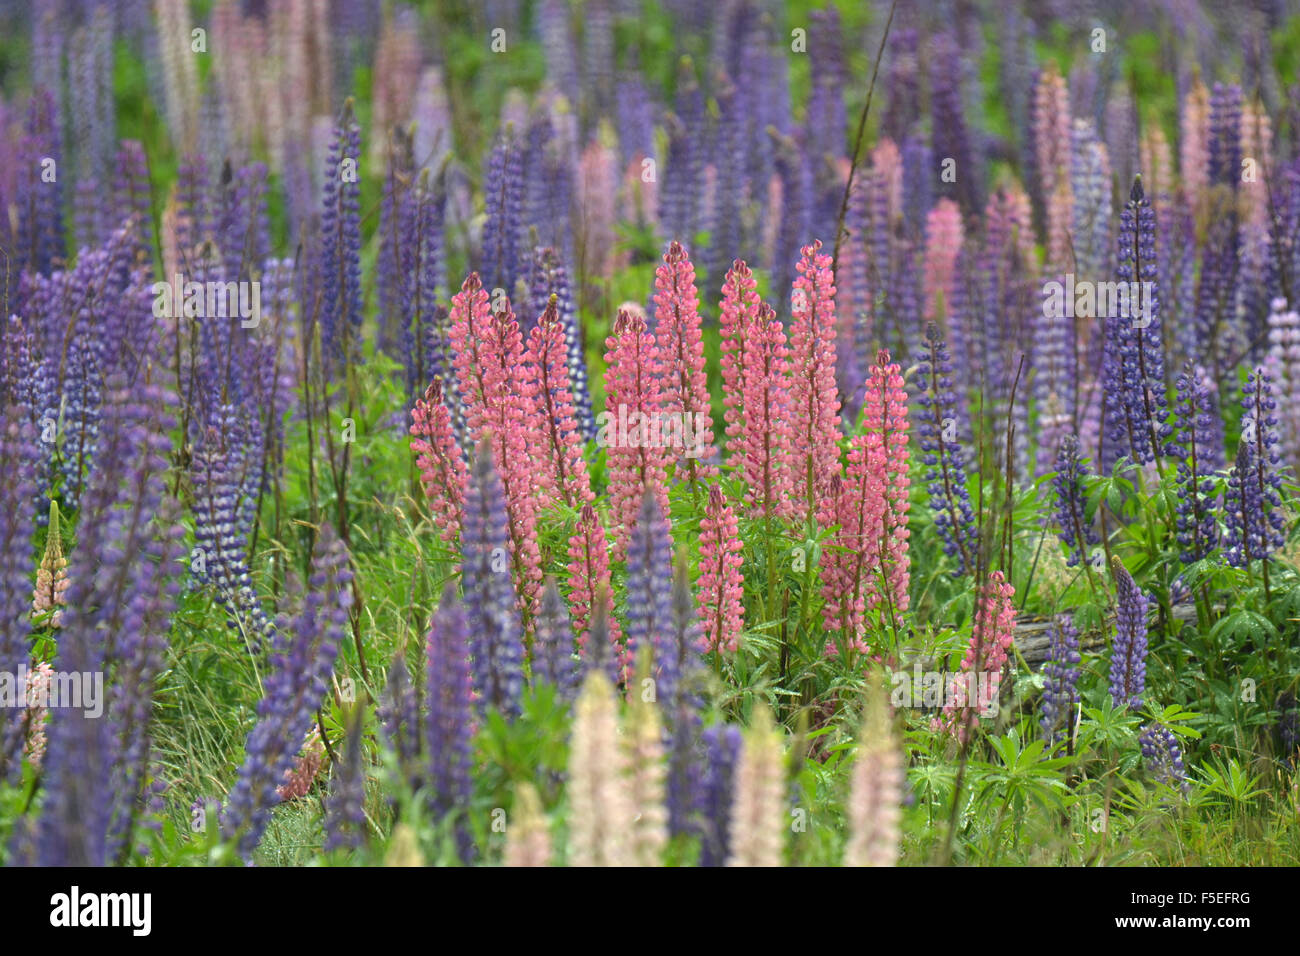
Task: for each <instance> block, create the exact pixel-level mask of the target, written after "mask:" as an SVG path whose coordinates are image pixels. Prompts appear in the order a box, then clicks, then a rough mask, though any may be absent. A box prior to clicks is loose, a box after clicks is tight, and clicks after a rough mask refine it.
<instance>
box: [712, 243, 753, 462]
mask: <svg viewBox="0 0 1300 956" xmlns="http://www.w3.org/2000/svg"><path fill="white" fill-rule="evenodd" d="M761 305H762V300H761V299H760V298H759V297H758V282H757V280H755V278H754V273H753V272H752V271H751V270H750V268H749V266H748V265H747V264H746V263H745V262H744V261H743V260H741V259H737V260H735V261H734V262H733V263H732V264H731V268H730V269H729V270H728V271H727V278H726V281H725V282H723V284H722V303H721V305H720V306H719V309H718V312H719V317H718V331H719V333H720V334H721V345H720V347H719V349H720V354H721V358H720V362H721V364H722V407H723V413H722V418H723V421H724V422H725V423H726V434H727V440H728V441H729V442H731V441H737V440H738V439H739V438H740V436H741V435H742V434H744V431H745V419H746V406H745V391H744V385H745V374H746V369H748V368H749V367H751V364H752V362H753V359H752V358H751V356H750V351H751V350H752V349H753V348H755V343H754V342H753V341H752V339H751V336H752V335H753V334H754V333H753V332H752V331H751V329H754V327H755V324H756V323H757V322H758V319H759V309H760V307H761ZM758 331H760V332H761V331H762V330H761V329H760V330H758Z"/></svg>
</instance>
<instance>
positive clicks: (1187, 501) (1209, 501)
mask: <svg viewBox="0 0 1300 956" xmlns="http://www.w3.org/2000/svg"><path fill="white" fill-rule="evenodd" d="M1177 388H1178V400H1177V403H1176V404H1175V406H1174V416H1173V422H1174V431H1173V435H1172V437H1171V439H1170V442H1169V445H1168V447H1167V448H1166V454H1168V455H1171V456H1173V457H1174V458H1176V459H1177V461H1178V473H1177V476H1176V478H1175V483H1176V484H1177V487H1178V501H1177V502H1176V504H1175V505H1174V509H1175V513H1176V517H1175V528H1176V534H1177V539H1178V546H1179V548H1181V551H1180V552H1179V558H1180V560H1181V561H1182V562H1183V563H1184V564H1192V563H1193V562H1195V561H1200V560H1201V559H1202V558H1204V557H1205V556H1206V555H1208V554H1209V553H1210V551H1211V550H1212V549H1213V548H1214V546H1215V544H1216V543H1217V540H1218V521H1217V517H1216V512H1217V510H1218V509H1217V498H1218V493H1217V492H1216V491H1215V482H1214V478H1213V477H1212V472H1213V466H1212V465H1211V462H1212V461H1213V458H1212V457H1211V455H1212V453H1211V452H1210V449H1211V448H1213V447H1214V445H1215V444H1216V443H1218V444H1221V443H1222V440H1223V439H1222V435H1220V434H1216V431H1218V429H1217V428H1216V424H1217V419H1218V412H1217V410H1216V409H1215V407H1214V396H1213V394H1212V391H1213V387H1212V385H1211V383H1209V382H1207V381H1206V380H1205V378H1204V376H1203V375H1202V373H1201V371H1200V370H1199V369H1197V368H1194V367H1193V366H1192V363H1191V362H1188V363H1187V365H1186V366H1185V367H1184V368H1183V372H1182V374H1181V375H1179V376H1178V385H1177Z"/></svg>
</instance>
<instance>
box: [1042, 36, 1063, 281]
mask: <svg viewBox="0 0 1300 956" xmlns="http://www.w3.org/2000/svg"><path fill="white" fill-rule="evenodd" d="M1033 124H1034V147H1035V151H1036V154H1035V157H1034V158H1035V165H1036V166H1037V170H1036V172H1037V173H1038V182H1037V183H1035V184H1034V185H1035V186H1036V187H1037V189H1036V194H1037V198H1038V201H1039V203H1041V204H1042V205H1041V206H1040V208H1044V207H1045V208H1046V209H1047V235H1048V236H1049V239H1048V248H1049V250H1050V249H1052V248H1053V245H1054V243H1053V238H1055V237H1057V236H1060V235H1062V234H1064V233H1065V231H1066V230H1068V229H1069V217H1070V205H1071V203H1070V201H1069V195H1070V193H1069V166H1070V161H1069V151H1070V94H1069V90H1068V89H1067V88H1066V84H1065V78H1064V77H1062V76H1061V74H1060V71H1059V70H1057V68H1056V64H1055V63H1053V62H1051V61H1050V60H1049V61H1048V63H1047V66H1046V67H1045V68H1044V69H1043V70H1042V71H1041V72H1040V73H1039V74H1038V84H1037V86H1036V88H1035V90H1034V102H1033ZM1062 186H1064V195H1065V197H1066V201H1065V203H1064V204H1063V205H1054V203H1053V198H1054V197H1056V196H1057V195H1058V193H1059V192H1060V191H1061V188H1062ZM1047 261H1048V262H1050V263H1053V264H1055V265H1058V266H1059V265H1063V264H1064V263H1063V261H1062V260H1061V259H1059V258H1053V256H1052V255H1051V253H1050V252H1049V254H1048V259H1047Z"/></svg>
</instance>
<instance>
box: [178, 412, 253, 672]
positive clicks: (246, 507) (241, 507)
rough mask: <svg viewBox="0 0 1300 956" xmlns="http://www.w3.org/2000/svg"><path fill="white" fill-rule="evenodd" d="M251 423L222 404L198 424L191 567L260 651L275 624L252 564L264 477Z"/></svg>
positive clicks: (193, 460)
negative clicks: (260, 595)
mask: <svg viewBox="0 0 1300 956" xmlns="http://www.w3.org/2000/svg"><path fill="white" fill-rule="evenodd" d="M250 424H251V423H250V421H249V419H248V418H247V416H246V415H243V414H241V413H240V412H238V411H236V409H235V408H233V407H232V406H230V405H221V406H217V407H215V408H214V409H213V410H212V411H211V413H210V419H209V421H208V422H207V423H206V425H205V427H202V428H199V429H196V430H197V435H196V440H195V442H194V451H193V454H192V457H191V461H190V479H191V483H192V486H193V489H194V541H195V545H196V546H197V547H196V551H195V553H193V554H192V556H191V562H190V567H191V569H192V570H193V571H194V573H195V575H196V576H197V577H198V578H199V579H200V580H202V581H204V582H207V583H210V584H211V585H212V587H213V589H214V590H215V592H216V598H217V601H218V602H219V603H220V605H221V607H222V608H223V609H224V610H225V611H226V613H227V614H229V615H230V618H229V621H228V623H229V625H230V626H231V627H233V628H235V629H236V630H238V631H239V632H240V635H241V638H242V639H243V640H245V641H247V642H248V644H249V646H250V647H252V648H253V649H255V650H256V649H260V648H261V646H262V642H263V641H264V640H265V639H267V638H269V637H270V635H271V632H272V631H273V630H274V627H273V625H272V623H271V621H270V619H269V618H268V617H267V616H266V613H265V612H264V611H263V610H262V606H261V603H260V602H259V600H258V598H257V594H256V592H255V591H254V590H253V583H252V578H251V577H250V575H249V567H248V548H249V546H250V542H251V538H252V529H253V519H254V512H255V510H256V505H257V485H256V482H257V481H258V480H259V479H260V471H259V470H258V468H257V466H256V462H255V459H254V454H253V449H254V446H255V437H254V434H253V429H252V428H250V427H249V426H250Z"/></svg>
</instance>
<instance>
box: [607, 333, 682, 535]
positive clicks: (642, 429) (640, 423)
mask: <svg viewBox="0 0 1300 956" xmlns="http://www.w3.org/2000/svg"><path fill="white" fill-rule="evenodd" d="M605 363H606V367H605V408H606V411H605V412H604V413H603V414H602V416H601V419H602V420H601V422H600V426H601V428H600V432H599V434H597V436H596V443H597V444H598V445H601V446H603V447H604V448H605V469H606V472H607V473H608V475H609V496H610V520H611V521H612V522H613V525H614V551H613V557H614V559H615V560H621V559H622V558H623V557H624V556H625V555H626V554H627V547H628V541H629V539H630V538H631V536H632V529H633V528H634V527H635V526H636V521H637V515H638V514H639V513H640V510H641V498H642V496H643V494H644V493H645V492H646V491H649V492H650V493H651V494H652V495H654V497H655V500H656V501H657V502H658V503H659V507H660V508H661V509H662V510H663V511H665V512H667V510H668V479H667V468H668V462H669V460H670V458H669V456H670V452H669V450H668V449H667V448H666V447H664V444H663V442H662V441H661V435H660V429H659V426H660V424H661V423H662V421H663V409H664V405H663V399H662V396H661V391H660V388H661V386H660V382H661V376H662V375H663V374H664V373H663V362H662V359H661V356H660V351H659V348H658V346H657V345H656V344H655V339H654V336H652V335H651V334H650V333H649V332H647V331H646V325H645V319H644V318H643V317H642V316H640V315H638V314H636V313H635V312H632V311H630V310H627V309H623V310H620V311H619V314H618V318H617V319H615V320H614V330H613V333H612V334H611V335H610V336H609V338H607V339H606V340H605Z"/></svg>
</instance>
